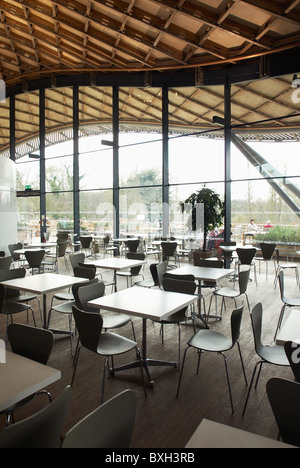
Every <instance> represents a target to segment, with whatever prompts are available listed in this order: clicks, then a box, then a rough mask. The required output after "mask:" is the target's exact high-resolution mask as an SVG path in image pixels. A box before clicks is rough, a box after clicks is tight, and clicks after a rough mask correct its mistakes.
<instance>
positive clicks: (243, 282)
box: [239, 267, 250, 294]
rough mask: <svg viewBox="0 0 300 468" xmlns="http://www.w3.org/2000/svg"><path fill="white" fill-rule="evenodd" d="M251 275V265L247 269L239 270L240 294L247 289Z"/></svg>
mask: <svg viewBox="0 0 300 468" xmlns="http://www.w3.org/2000/svg"><path fill="white" fill-rule="evenodd" d="M249 276H250V267H249V268H247V270H242V271H240V272H239V289H240V294H244V293H245V292H246V291H247V288H248V283H249Z"/></svg>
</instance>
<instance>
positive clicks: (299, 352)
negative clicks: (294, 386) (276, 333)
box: [284, 341, 300, 383]
mask: <svg viewBox="0 0 300 468" xmlns="http://www.w3.org/2000/svg"><path fill="white" fill-rule="evenodd" d="M284 351H285V354H286V357H287V358H288V361H289V363H290V366H291V369H292V371H293V374H294V377H295V380H296V382H298V383H300V344H299V343H293V342H292V341H287V342H286V343H284Z"/></svg>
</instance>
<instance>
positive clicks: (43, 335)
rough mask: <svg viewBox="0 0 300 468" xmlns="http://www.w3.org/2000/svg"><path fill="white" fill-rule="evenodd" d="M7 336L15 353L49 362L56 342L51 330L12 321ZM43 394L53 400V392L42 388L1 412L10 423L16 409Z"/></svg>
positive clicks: (41, 362) (45, 362) (33, 359)
mask: <svg viewBox="0 0 300 468" xmlns="http://www.w3.org/2000/svg"><path fill="white" fill-rule="evenodd" d="M7 336H8V340H9V343H10V347H11V350H12V352H13V353H15V354H19V355H20V356H23V357H25V358H27V359H31V360H32V361H36V362H39V363H40V364H44V365H46V364H47V362H48V360H49V357H50V354H51V351H52V348H53V343H54V338H53V334H52V333H51V332H50V331H49V330H45V329H42V328H33V327H29V326H28V325H21V324H17V323H12V324H10V325H9V326H8V328H7ZM41 394H46V395H47V396H48V398H49V400H50V402H51V401H52V398H51V394H50V393H49V392H47V391H46V390H42V391H40V392H37V393H34V394H33V395H31V396H29V397H28V398H25V399H24V400H22V401H20V402H18V403H16V404H15V405H13V406H11V407H10V408H6V409H5V410H4V411H2V412H1V413H0V414H6V425H9V423H10V421H11V419H12V420H13V413H14V411H16V410H17V409H19V408H22V407H23V406H25V405H27V404H29V403H31V402H32V401H33V400H34V398H35V397H36V396H37V395H41Z"/></svg>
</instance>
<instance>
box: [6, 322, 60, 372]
mask: <svg viewBox="0 0 300 468" xmlns="http://www.w3.org/2000/svg"><path fill="white" fill-rule="evenodd" d="M7 336H8V340H9V342H10V346H11V350H12V352H13V353H15V354H19V355H20V356H23V357H26V358H28V359H31V360H32V361H36V362H39V363H40V364H44V365H46V364H47V362H48V360H49V357H50V354H51V351H52V348H53V343H54V338H53V333H52V332H51V331H49V330H45V329H43V328H35V327H29V326H28V325H22V324H19V323H11V324H9V325H8V327H7Z"/></svg>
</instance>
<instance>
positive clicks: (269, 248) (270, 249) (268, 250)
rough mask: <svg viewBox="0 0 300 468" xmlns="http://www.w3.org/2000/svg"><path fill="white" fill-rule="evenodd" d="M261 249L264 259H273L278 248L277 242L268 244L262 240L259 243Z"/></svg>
mask: <svg viewBox="0 0 300 468" xmlns="http://www.w3.org/2000/svg"><path fill="white" fill-rule="evenodd" d="M259 247H260V250H261V252H262V256H263V258H264V260H271V258H272V257H273V254H274V252H275V249H276V244H266V243H265V242H262V243H261V244H259Z"/></svg>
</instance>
